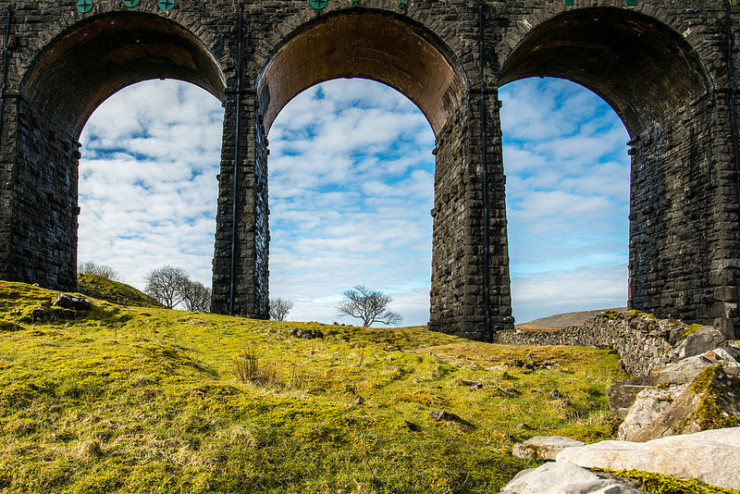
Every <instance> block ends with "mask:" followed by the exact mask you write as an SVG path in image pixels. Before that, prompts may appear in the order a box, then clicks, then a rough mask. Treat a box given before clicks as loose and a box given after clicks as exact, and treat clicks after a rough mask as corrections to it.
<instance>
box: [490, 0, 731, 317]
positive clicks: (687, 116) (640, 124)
mask: <svg viewBox="0 0 740 494" xmlns="http://www.w3.org/2000/svg"><path fill="white" fill-rule="evenodd" d="M641 3H642V2H641ZM647 8H648V7H646V9H647ZM646 12H647V11H646ZM650 12H651V14H655V16H653V15H647V14H646V13H642V12H638V11H636V10H633V9H627V8H618V7H608V6H603V7H587V8H580V9H571V10H567V11H565V12H560V13H557V14H555V15H553V16H551V17H549V18H547V19H544V20H543V21H542V22H541V23H539V24H537V25H536V26H534V27H530V29H529V30H528V32H527V33H526V34H524V35H522V36H521V37H520V38H519V39H518V41H517V43H516V45H515V46H514V48H513V49H511V50H510V51H509V52H508V53H507V54H506V55H505V57H504V61H503V63H502V64H501V67H500V72H499V74H498V75H499V84H500V85H504V84H506V83H508V82H512V81H515V80H519V79H524V78H527V77H545V76H550V77H557V78H562V79H568V80H571V81H573V82H575V83H578V84H580V85H582V86H584V87H586V88H588V89H590V90H591V91H593V92H594V93H596V94H597V95H599V96H600V97H602V98H603V99H604V100H605V101H606V102H607V103H608V104H609V105H610V106H611V107H612V108H613V109H614V110H615V112H616V113H617V114H618V115H619V116H620V118H621V119H622V122H623V123H624V125H625V127H626V129H627V131H628V133H629V134H630V137H631V141H630V142H629V145H630V146H631V149H630V150H629V154H630V155H631V162H632V166H631V180H630V182H631V183H630V214H629V220H630V231H629V288H628V289H629V295H628V299H629V301H628V304H629V306H630V307H631V308H634V309H639V310H644V311H646V312H650V313H654V314H657V315H659V316H661V317H676V318H681V319H684V320H689V321H699V322H701V323H708V322H713V321H714V319H716V318H735V317H737V316H736V297H735V296H734V293H735V292H734V291H733V290H734V287H732V286H728V285H731V284H732V283H728V281H727V280H732V276H734V274H733V273H730V272H729V271H728V270H726V269H724V268H722V267H721V266H723V265H722V264H721V261H718V260H717V257H719V256H721V255H723V253H720V252H719V251H718V250H717V251H713V252H709V251H707V249H703V248H702V245H703V242H705V241H706V239H708V238H728V237H730V236H732V235H734V233H733V232H732V229H731V228H728V223H727V222H726V221H725V218H727V217H729V216H731V215H735V214H736V210H737V196H736V194H737V189H736V187H735V186H734V184H733V185H732V186H728V187H726V190H727V195H728V196H734V197H733V198H732V200H730V201H728V200H726V198H725V199H720V198H719V197H718V196H714V197H709V196H708V195H707V191H709V190H712V188H713V187H716V186H717V184H719V183H721V179H720V178H719V176H720V173H728V174H732V176H735V175H734V166H732V163H731V162H730V161H729V160H727V159H719V160H718V159H717V158H716V156H717V155H716V152H717V151H716V150H717V149H718V148H719V147H722V146H726V145H727V144H726V141H724V140H725V139H727V140H729V137H728V136H730V135H731V134H730V131H731V130H730V129H729V128H727V127H726V126H727V124H728V123H729V120H728V115H729V111H727V110H726V109H724V108H726V107H723V105H724V103H720V105H717V101H720V102H721V101H722V98H723V96H722V95H721V94H720V93H721V90H718V89H716V88H715V81H716V78H717V71H716V54H715V59H707V60H706V61H705V59H704V58H703V57H702V55H701V54H700V50H705V49H706V47H705V46H702V45H701V44H699V45H697V46H698V48H697V46H694V45H692V44H691V43H690V42H689V41H690V40H692V39H693V38H692V31H691V30H690V29H688V28H686V29H684V30H683V32H680V31H678V30H677V29H681V27H680V25H681V23H682V22H686V21H687V19H685V18H683V19H676V18H674V19H673V22H668V21H666V20H661V19H662V18H663V17H665V16H663V14H662V13H661V12H660V9H655V10H652V11H650ZM668 17H670V16H668ZM521 25H527V23H526V22H524V21H521V22H520V23H519V26H521ZM676 26H679V27H678V28H676ZM710 69H711V72H710ZM719 108H722V110H719ZM718 110H719V111H718ZM725 112H726V113H725ZM720 127H724V129H725V130H723V131H720V130H719V129H720ZM721 141H724V142H721ZM720 169H722V170H727V172H719V171H718V170H720ZM732 228H734V226H733V227H732ZM697 238H698V239H701V240H699V241H695V239H697ZM718 266H720V267H719V268H718ZM715 271H716V272H717V273H721V275H719V274H716V275H714V276H709V277H708V276H707V273H713V272H715ZM726 271H727V272H726ZM707 279H709V280H710V281H709V282H707ZM733 283H734V282H733ZM727 293H730V295H729V296H728V295H726V294H727Z"/></svg>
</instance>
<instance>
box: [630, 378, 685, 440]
mask: <svg viewBox="0 0 740 494" xmlns="http://www.w3.org/2000/svg"><path fill="white" fill-rule="evenodd" d="M686 388H688V384H681V385H677V386H672V389H657V388H647V389H643V390H642V391H640V392H639V393H638V395H637V399H636V400H635V403H634V405H632V408H630V411H629V413H628V414H627V416H626V417H625V419H624V422H622V424H621V425H620V426H619V433H618V434H617V439H619V440H620V441H646V440H648V439H651V438H650V437H649V436H648V434H647V433H645V431H646V430H649V429H650V430H651V429H652V426H653V424H655V423H659V422H662V420H661V419H662V418H663V416H664V415H665V413H666V411H667V410H668V409H669V408H670V407H671V404H672V403H673V401H674V398H675V396H676V395H677V394H680V393H681V392H682V391H683V390H685V389H686ZM668 427H670V426H668ZM668 427H666V428H668ZM671 433H675V431H673V430H671V431H670V432H668V431H666V433H665V434H661V435H660V436H659V437H663V436H664V435H672V434H671ZM643 437H645V438H644V439H643Z"/></svg>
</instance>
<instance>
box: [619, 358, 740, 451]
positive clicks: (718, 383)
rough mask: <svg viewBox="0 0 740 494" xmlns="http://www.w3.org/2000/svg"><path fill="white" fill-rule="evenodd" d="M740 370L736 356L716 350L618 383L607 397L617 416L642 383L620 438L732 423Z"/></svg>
mask: <svg viewBox="0 0 740 494" xmlns="http://www.w3.org/2000/svg"><path fill="white" fill-rule="evenodd" d="M739 374H740V366H739V365H738V364H737V362H736V361H735V359H734V358H732V356H731V355H730V354H729V353H728V352H727V351H725V350H723V349H715V350H712V351H709V352H706V353H705V354H703V355H699V356H694V357H690V358H687V359H684V360H682V361H680V362H677V363H675V364H671V365H669V366H667V367H665V368H664V369H663V370H661V371H660V372H659V373H657V374H653V375H651V376H647V377H644V378H635V379H631V380H628V381H625V383H621V384H619V385H615V386H614V387H613V388H614V389H610V390H609V399H610V406H611V408H612V411H614V413H615V415H617V416H618V417H619V416H621V414H622V413H623V412H624V410H625V407H626V404H627V403H628V401H629V393H630V392H631V391H632V390H634V389H638V386H644V388H643V389H641V390H640V391H639V393H637V394H636V399H635V402H634V404H632V406H631V408H630V409H629V412H628V413H627V414H626V415H625V416H624V421H623V422H622V424H621V425H620V427H619V433H618V435H617V439H619V440H622V441H639V442H642V441H649V440H651V439H657V438H661V437H666V436H672V435H676V434H690V433H694V432H699V431H702V430H708V429H717V428H724V427H734V426H735V425H737V424H738V423H739V421H740V377H738V375H739Z"/></svg>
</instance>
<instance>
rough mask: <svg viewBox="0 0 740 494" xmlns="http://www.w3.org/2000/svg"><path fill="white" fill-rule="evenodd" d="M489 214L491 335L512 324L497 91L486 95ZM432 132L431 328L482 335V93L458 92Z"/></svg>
mask: <svg viewBox="0 0 740 494" xmlns="http://www.w3.org/2000/svg"><path fill="white" fill-rule="evenodd" d="M486 107H487V108H486V118H487V125H486V127H487V138H486V143H485V152H486V167H487V172H488V212H489V221H488V229H489V246H488V249H489V269H488V276H489V287H490V288H489V302H490V304H489V305H490V317H491V328H492V330H493V331H494V332H496V331H498V330H502V329H511V328H512V327H513V319H512V317H511V297H510V282H509V267H508V263H509V256H508V241H507V235H506V206H505V196H504V185H505V177H504V174H503V160H502V148H501V128H500V122H499V108H500V103H499V102H498V99H497V91H496V90H490V91H487V92H486ZM450 114H451V115H455V116H456V117H457V118H455V119H454V120H453V119H451V120H450V121H449V122H448V123H447V126H446V127H445V128H444V130H443V132H441V133H440V134H439V135H438V136H437V143H436V145H437V148H436V156H437V160H436V170H435V200H434V209H433V210H432V216H433V217H434V229H433V239H432V290H431V314H430V323H429V327H430V329H432V330H434V331H442V332H445V333H453V334H456V335H459V336H464V337H466V338H471V339H477V340H485V339H486V313H485V301H484V298H485V297H484V263H483V252H484V251H483V249H484V245H483V238H484V228H485V226H484V207H483V153H482V146H481V137H482V136H481V101H480V90H479V89H478V90H473V91H470V92H468V93H467V94H466V95H464V96H463V101H462V102H461V104H460V108H459V109H458V110H457V111H452V112H450Z"/></svg>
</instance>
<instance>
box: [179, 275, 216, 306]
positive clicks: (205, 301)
mask: <svg viewBox="0 0 740 494" xmlns="http://www.w3.org/2000/svg"><path fill="white" fill-rule="evenodd" d="M180 295H181V298H182V303H183V305H184V306H185V310H189V311H190V312H209V311H210V310H211V289H210V288H208V287H206V286H205V285H203V283H199V282H197V281H190V280H185V281H184V282H183V284H182V288H181V294H180Z"/></svg>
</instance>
